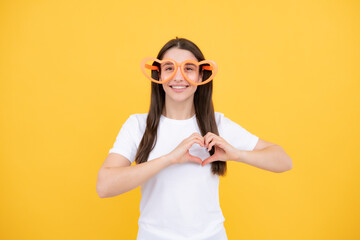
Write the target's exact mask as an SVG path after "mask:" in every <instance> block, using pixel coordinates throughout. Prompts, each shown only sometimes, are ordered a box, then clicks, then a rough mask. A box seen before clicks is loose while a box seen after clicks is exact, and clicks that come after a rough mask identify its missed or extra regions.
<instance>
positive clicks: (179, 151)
mask: <svg viewBox="0 0 360 240" xmlns="http://www.w3.org/2000/svg"><path fill="white" fill-rule="evenodd" d="M194 143H197V144H199V145H200V146H201V147H205V145H204V137H203V136H201V135H200V134H199V133H193V134H192V135H191V136H190V137H188V138H185V139H184V140H183V141H182V142H181V143H180V144H179V145H178V146H177V147H176V148H175V149H174V150H173V151H172V152H170V153H169V154H167V157H168V158H169V159H170V161H171V162H172V163H185V162H194V163H199V164H201V163H202V160H201V158H198V157H195V156H193V155H191V154H190V153H189V149H190V148H191V146H192V145H193V144H194Z"/></svg>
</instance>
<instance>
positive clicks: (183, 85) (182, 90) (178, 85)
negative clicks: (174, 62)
mask: <svg viewBox="0 0 360 240" xmlns="http://www.w3.org/2000/svg"><path fill="white" fill-rule="evenodd" d="M173 86H175V87H185V88H183V89H176V88H173ZM189 86H190V85H185V84H172V85H169V87H170V88H171V90H173V91H174V92H176V93H182V92H184V91H186V89H187V88H188V87H189Z"/></svg>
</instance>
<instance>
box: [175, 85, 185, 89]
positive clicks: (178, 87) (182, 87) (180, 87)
mask: <svg viewBox="0 0 360 240" xmlns="http://www.w3.org/2000/svg"><path fill="white" fill-rule="evenodd" d="M172 88H175V89H184V88H186V86H172Z"/></svg>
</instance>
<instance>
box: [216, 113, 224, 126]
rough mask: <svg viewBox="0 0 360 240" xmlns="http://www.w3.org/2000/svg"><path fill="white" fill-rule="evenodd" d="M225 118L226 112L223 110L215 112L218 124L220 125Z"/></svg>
mask: <svg viewBox="0 0 360 240" xmlns="http://www.w3.org/2000/svg"><path fill="white" fill-rule="evenodd" d="M224 118H225V116H224V114H223V113H221V112H215V121H216V124H217V125H220V124H221V123H222V122H223V119H224Z"/></svg>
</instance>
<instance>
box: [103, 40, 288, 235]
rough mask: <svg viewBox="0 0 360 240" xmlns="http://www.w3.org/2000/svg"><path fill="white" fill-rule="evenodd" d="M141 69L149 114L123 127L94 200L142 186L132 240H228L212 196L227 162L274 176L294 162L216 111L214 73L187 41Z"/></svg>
mask: <svg viewBox="0 0 360 240" xmlns="http://www.w3.org/2000/svg"><path fill="white" fill-rule="evenodd" d="M141 67H142V70H143V72H144V74H145V75H146V76H147V77H148V78H149V79H150V80H151V81H152V83H151V103H150V110H149V112H148V113H146V114H133V115H131V116H130V117H129V118H128V119H127V121H126V122H125V123H124V124H123V126H122V128H121V130H120V132H119V134H118V135H117V138H116V141H115V143H114V145H113V148H111V149H110V151H109V155H108V157H107V158H106V160H105V162H104V163H103V165H102V167H101V169H100V170H99V174H98V180H97V186H96V188H97V192H98V195H99V196H100V197H101V198H106V197H113V196H117V195H119V194H122V193H125V192H127V191H130V190H132V189H134V188H136V187H138V186H141V202H140V218H139V221H138V224H139V230H138V235H137V239H138V240H149V239H150V240H169V239H199V240H200V239H202V240H222V239H227V236H226V231H225V228H224V225H223V222H224V220H225V219H224V216H223V214H222V211H221V208H220V205H219V192H218V189H219V176H224V175H225V173H226V166H227V165H226V161H237V162H242V163H246V164H250V165H252V166H255V167H259V168H262V169H265V170H268V171H273V172H284V171H287V170H290V169H291V168H292V161H291V159H290V157H289V156H288V155H287V154H286V153H285V151H284V150H283V149H282V147H281V146H279V145H276V144H274V143H269V142H267V141H264V140H262V139H260V138H259V137H257V136H255V135H253V134H251V133H250V132H248V131H247V130H245V129H244V128H242V127H241V126H240V125H238V124H237V123H235V122H233V121H231V120H230V119H228V118H227V117H225V116H224V114H222V113H218V112H214V107H213V103H212V87H213V84H212V80H213V77H214V76H215V74H216V71H217V66H216V63H215V62H213V61H210V60H208V61H206V60H205V58H204V56H203V54H202V53H201V51H200V49H199V48H198V47H197V46H196V45H195V44H194V43H193V42H191V41H189V40H187V39H184V38H176V39H172V40H170V41H169V42H167V43H166V44H165V46H164V47H163V48H162V49H161V50H160V52H159V54H158V56H157V59H152V58H146V59H144V61H143V62H142V63H141ZM147 71H149V74H147ZM150 72H151V73H150ZM134 161H135V162H136V164H135V165H132V166H131V163H133V162H134Z"/></svg>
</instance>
